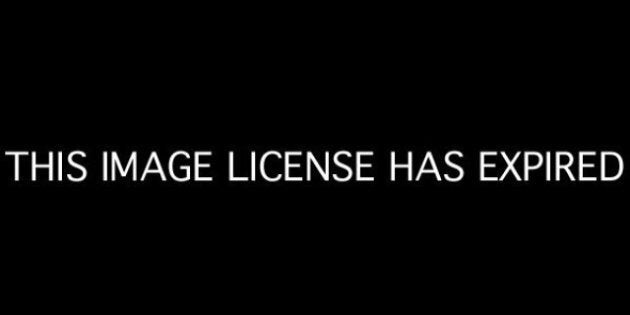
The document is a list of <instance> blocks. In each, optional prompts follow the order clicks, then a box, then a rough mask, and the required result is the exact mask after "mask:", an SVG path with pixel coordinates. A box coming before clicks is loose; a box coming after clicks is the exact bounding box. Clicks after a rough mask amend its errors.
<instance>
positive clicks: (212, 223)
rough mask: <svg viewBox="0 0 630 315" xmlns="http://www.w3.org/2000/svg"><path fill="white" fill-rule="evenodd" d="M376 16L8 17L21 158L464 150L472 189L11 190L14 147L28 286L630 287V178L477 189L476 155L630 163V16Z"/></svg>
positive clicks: (532, 298) (492, 293) (291, 294)
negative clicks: (595, 154)
mask: <svg viewBox="0 0 630 315" xmlns="http://www.w3.org/2000/svg"><path fill="white" fill-rule="evenodd" d="M145 9H146V10H145ZM267 9H269V8H267ZM285 9H286V8H285ZM372 9H376V11H378V12H379V13H378V14H376V13H373V11H370V13H367V12H363V11H360V12H359V11H355V10H352V9H351V10H348V11H344V13H343V14H341V13H339V12H340V10H338V9H335V10H330V12H329V11H327V10H324V11H325V12H320V11H311V10H310V9H309V10H306V11H302V10H300V11H299V12H301V13H299V14H297V13H295V12H292V13H286V14H276V15H272V14H263V13H262V12H263V11H257V10H256V9H249V10H245V8H241V9H239V10H237V11H236V13H234V14H229V15H228V14H227V13H226V15H225V16H224V14H223V13H220V12H223V11H219V10H210V9H208V10H203V11H201V12H196V13H197V14H194V15H192V13H190V12H189V11H182V12H180V11H177V12H169V14H164V13H160V14H158V13H156V12H153V11H151V10H148V9H147V8H144V9H141V10H138V11H134V13H129V12H130V11H129V10H121V12H115V13H112V14H103V15H102V16H101V14H97V13H96V12H101V11H100V10H97V11H94V12H92V11H90V12H92V13H90V14H71V15H70V17H66V16H65V15H64V16H62V15H53V14H50V13H47V12H45V11H46V10H43V11H44V12H38V14H37V15H34V14H29V15H27V17H23V18H16V19H15V20H11V21H7V23H6V24H7V25H6V26H7V27H6V28H5V32H4V35H5V36H4V37H3V38H4V39H3V45H2V47H3V54H4V55H5V56H4V57H3V78H4V80H3V81H4V82H3V89H2V90H3V99H4V101H3V106H2V115H1V116H0V119H1V124H0V126H1V127H0V128H1V133H0V137H1V138H0V139H1V140H2V142H1V148H2V150H3V151H4V150H42V151H45V150H75V149H80V150H85V151H87V152H88V153H89V154H90V155H95V154H98V152H99V151H101V150H119V151H130V150H139V151H141V152H147V151H150V150H157V151H160V152H170V151H173V150H177V149H189V150H213V151H215V152H216V153H215V154H216V155H218V156H225V152H226V151H227V150H249V149H259V150H263V149H276V150H286V149H292V150H326V149H328V150H337V149H348V150H355V149H356V150H374V151H376V152H377V154H378V155H379V156H382V157H386V155H385V153H386V152H387V151H388V150H400V151H404V150H415V151H417V152H424V151H427V150H432V151H436V152H445V151H447V150H451V149H459V150H463V151H464V152H465V153H466V155H467V159H466V161H467V162H466V163H467V164H466V170H467V177H466V180H465V181H464V182H462V183H458V184H446V183H444V184H439V185H436V184H435V183H430V182H428V183H424V184H388V183H386V182H385V181H384V180H378V181H377V182H375V183H351V184H345V185H340V184H322V183H313V184H278V185H263V184H260V185H236V184H230V183H227V182H225V180H221V179H220V176H215V177H219V179H217V180H216V181H215V182H214V183H212V184H209V185H208V184H184V185H181V184H172V183H167V184H161V183H157V182H151V183H145V184H142V185H139V184H103V183H99V182H98V181H97V180H96V178H95V177H94V176H92V177H91V178H90V180H88V181H87V182H85V183H81V184H68V183H65V184H55V183H53V184H41V183H38V184H33V183H31V184H28V183H26V184H15V183H11V182H10V181H9V179H10V178H9V175H8V174H7V173H6V170H7V169H8V167H7V165H8V163H7V162H6V161H4V162H5V163H4V165H3V169H2V171H3V173H2V182H3V186H2V192H1V194H2V204H3V205H2V224H3V229H2V230H3V234H4V237H3V243H5V246H4V248H6V250H5V258H4V261H5V262H8V263H9V264H8V265H9V267H7V268H5V272H6V274H7V275H8V276H9V278H10V279H11V280H13V279H15V281H10V282H9V283H10V284H9V285H8V286H7V287H9V288H10V291H11V293H12V296H16V297H25V296H26V297H28V296H33V295H32V294H33V293H34V292H38V293H42V295H43V296H47V297H53V296H56V295H57V294H59V295H61V296H65V298H61V299H57V298H54V299H53V300H54V301H55V302H53V303H63V302H66V301H70V302H72V301H75V302H76V301H78V300H81V301H93V299H95V300H98V301H99V304H93V305H109V304H111V303H112V302H115V301H120V300H130V301H138V300H141V299H143V298H144V297H147V298H148V300H146V303H147V304H146V305H162V304H166V303H167V302H170V301H173V300H174V299H175V298H176V297H184V298H185V299H188V300H189V301H202V302H203V303H210V302H209V301H210V300H217V299H218V300H220V301H223V302H226V301H230V302H228V303H229V304H231V305H233V306H234V307H239V308H240V307H242V306H254V307H256V306H263V305H267V304H279V305H284V306H286V305H288V304H291V302H301V303H299V305H301V306H302V307H308V308H310V307H315V306H321V305H327V304H328V302H331V301H337V302H339V301H344V302H350V303H348V304H349V305H350V306H351V307H358V306H370V307H371V306H376V305H375V304H379V305H383V306H385V307H386V308H390V307H394V306H400V305H403V303H401V302H411V303H413V304H417V303H421V302H420V301H425V300H429V301H432V302H434V303H438V304H441V305H443V306H444V307H449V308H450V307H461V306H463V307H472V306H474V305H478V304H484V305H495V306H496V305H498V304H500V302H508V303H509V305H511V306H513V307H524V306H529V305H538V302H550V301H555V302H558V301H562V302H561V303H559V305H560V306H562V305H564V306H567V305H583V304H585V303H587V302H589V303H590V302H593V304H594V305H597V306H600V305H601V304H599V303H601V302H600V301H601V300H599V298H600V297H604V298H606V299H607V300H608V302H607V304H609V302H611V301H614V300H616V299H617V297H618V296H619V294H620V292H619V291H617V289H616V286H617V285H618V284H620V283H623V279H626V272H625V271H623V268H622V266H623V265H624V264H625V263H626V262H627V259H626V258H623V257H624V256H625V255H623V251H624V247H623V245H625V244H626V241H627V236H628V233H627V230H626V229H625V225H626V223H627V216H626V215H625V214H624V213H623V211H625V210H626V207H627V206H625V194H626V193H627V186H626V185H625V177H624V178H623V180H622V181H621V182H616V183H581V184H576V183H563V184H552V183H541V182H539V183H536V184H532V183H530V184H523V183H514V182H508V183H504V184H481V183H478V182H477V181H476V173H475V170H476V166H475V163H476V159H475V158H474V157H475V154H476V152H477V151H479V150H526V149H527V150H541V151H542V150H572V151H575V150H613V151H618V152H620V153H622V154H623V155H624V157H625V156H626V155H627V154H626V153H627V152H626V150H627V147H626V134H627V126H626V123H625V120H626V119H625V118H626V116H625V113H624V112H623V108H622V106H623V105H624V104H626V103H627V94H626V93H625V89H626V85H627V83H628V80H627V70H628V66H627V59H626V58H624V56H627V55H628V54H627V53H628V51H627V48H625V47H624V46H625V45H623V44H624V43H623V42H624V39H625V36H626V35H627V33H626V32H625V30H624V29H623V28H621V26H622V25H621V24H623V21H622V20H619V19H617V18H616V17H614V16H613V15H612V14H611V13H610V12H604V13H596V12H594V11H593V12H590V13H589V14H583V13H581V14H577V13H570V12H568V11H565V10H558V11H553V13H550V12H551V11H550V10H541V11H540V12H538V11H536V12H529V11H527V13H525V11H522V12H521V11H520V9H519V10H516V11H514V10H507V11H506V12H501V13H498V12H497V13H496V14H495V13H493V12H494V11H492V12H491V11H487V10H484V9H482V10H481V11H483V12H485V13H488V14H486V15H480V14H472V11H470V12H467V11H466V10H463V12H462V11H460V10H454V9H455V8H450V9H448V10H446V11H440V12H441V14H438V13H437V12H434V11H427V10H419V9H413V10H411V9H409V10H406V9H403V8H401V9H399V10H394V11H390V10H387V11H383V12H381V10H380V9H379V8H372ZM478 9H479V8H478ZM495 9H496V8H495ZM587 9H588V8H587ZM313 10H315V9H313ZM169 11H170V10H169ZM193 11H194V10H193ZM271 11H273V12H275V13H279V12H280V11H278V10H273V9H272V10H271ZM232 12H234V11H232ZM264 12H266V11H264ZM282 12H284V11H282ZM316 12H317V13H316ZM402 12H405V13H404V14H403V13H402ZM475 12H476V11H475ZM508 12H509V13H508ZM31 13H32V12H31ZM206 13H207V15H206ZM434 13H435V15H434ZM386 162H387V161H386V160H384V159H382V160H380V162H379V164H378V165H379V167H386V165H387V163H386ZM223 168H225V167H223ZM91 170H92V169H91ZM219 172H221V171H220V170H219ZM223 177H224V176H223ZM381 178H383V176H381ZM385 178H386V176H385ZM141 301H142V300H141ZM187 304H188V303H187ZM353 305H354V306H353ZM176 306H177V307H183V305H182V304H176Z"/></svg>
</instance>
